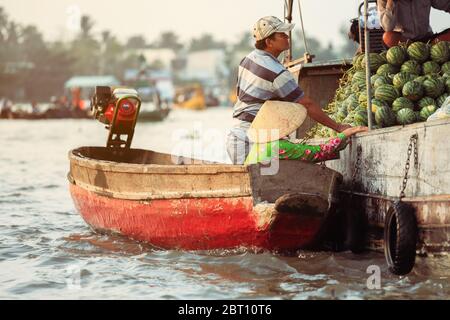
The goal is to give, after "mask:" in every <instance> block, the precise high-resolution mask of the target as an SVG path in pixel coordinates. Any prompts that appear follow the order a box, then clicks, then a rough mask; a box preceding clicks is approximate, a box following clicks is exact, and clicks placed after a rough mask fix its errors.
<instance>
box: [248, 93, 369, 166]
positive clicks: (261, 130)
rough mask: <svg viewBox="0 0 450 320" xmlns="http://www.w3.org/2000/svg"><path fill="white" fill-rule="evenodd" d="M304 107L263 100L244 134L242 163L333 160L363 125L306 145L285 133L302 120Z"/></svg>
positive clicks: (360, 130)
mask: <svg viewBox="0 0 450 320" xmlns="http://www.w3.org/2000/svg"><path fill="white" fill-rule="evenodd" d="M306 113H307V112H306V108H305V107H304V106H302V105H301V104H298V103H292V102H283V101H266V102H265V103H264V104H263V106H262V107H261V109H260V110H259V112H258V114H257V115H256V117H255V119H254V120H253V122H252V124H251V126H250V129H249V130H248V137H249V139H250V141H252V142H253V143H252V147H251V149H250V152H249V154H248V156H247V158H246V160H245V162H244V164H254V163H258V162H259V163H268V162H270V161H272V160H273V159H280V160H305V161H311V162H322V161H326V160H331V159H336V158H337V157H338V153H339V151H340V150H342V149H344V148H345V147H346V145H347V143H348V141H349V139H348V138H349V137H351V136H352V135H354V134H356V133H359V132H365V131H367V129H368V128H367V127H351V128H347V129H345V130H344V131H342V132H341V133H338V135H337V137H333V138H331V139H330V140H329V141H328V142H327V143H324V144H320V145H308V144H305V143H301V142H300V143H299V142H292V141H290V140H289V138H288V136H289V135H290V134H291V133H293V132H295V131H296V130H297V129H298V128H299V127H300V126H301V124H302V123H303V122H304V121H305V119H306Z"/></svg>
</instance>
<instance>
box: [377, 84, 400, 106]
mask: <svg viewBox="0 0 450 320" xmlns="http://www.w3.org/2000/svg"><path fill="white" fill-rule="evenodd" d="M398 96H399V94H398V92H397V90H396V89H395V87H394V86H393V85H390V84H382V85H380V86H379V87H378V88H376V89H375V98H377V99H379V100H383V101H386V102H387V103H392V101H394V100H395V99H397V98H398Z"/></svg>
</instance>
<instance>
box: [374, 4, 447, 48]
mask: <svg viewBox="0 0 450 320" xmlns="http://www.w3.org/2000/svg"><path fill="white" fill-rule="evenodd" d="M377 5H378V14H379V16H380V22H381V26H382V27H383V30H384V31H385V32H384V35H383V41H384V43H385V44H386V46H388V47H393V46H396V45H398V44H399V42H406V41H408V40H411V41H422V42H428V41H430V40H432V41H437V40H438V41H450V29H446V30H444V31H443V32H440V33H437V34H434V33H433V31H432V30H431V27H430V10H431V7H433V8H435V9H438V10H443V11H446V12H449V13H450V1H449V0H414V1H412V0H378V4H377Z"/></svg>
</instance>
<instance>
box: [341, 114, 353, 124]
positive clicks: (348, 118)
mask: <svg viewBox="0 0 450 320" xmlns="http://www.w3.org/2000/svg"><path fill="white" fill-rule="evenodd" d="M354 120H355V113H354V112H350V113H349V114H348V115H347V116H346V117H345V119H344V120H342V123H345V124H351V123H353V121H354Z"/></svg>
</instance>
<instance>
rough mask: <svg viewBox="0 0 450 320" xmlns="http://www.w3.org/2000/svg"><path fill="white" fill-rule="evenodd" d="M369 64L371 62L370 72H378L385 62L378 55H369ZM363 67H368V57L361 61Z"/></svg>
mask: <svg viewBox="0 0 450 320" xmlns="http://www.w3.org/2000/svg"><path fill="white" fill-rule="evenodd" d="M369 62H370V66H369V67H370V71H376V70H377V69H378V68H379V67H380V66H382V65H383V64H384V63H385V62H384V59H383V58H382V57H380V55H379V54H378V53H369ZM361 63H362V65H363V66H364V68H365V66H366V57H365V56H364V58H363V59H362V61H361Z"/></svg>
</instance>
